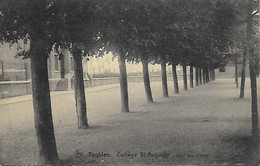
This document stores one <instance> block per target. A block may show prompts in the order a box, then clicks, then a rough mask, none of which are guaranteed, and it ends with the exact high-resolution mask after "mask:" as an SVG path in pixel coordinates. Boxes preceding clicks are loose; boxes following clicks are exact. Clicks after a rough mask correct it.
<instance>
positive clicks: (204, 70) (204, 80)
mask: <svg viewBox="0 0 260 166" xmlns="http://www.w3.org/2000/svg"><path fill="white" fill-rule="evenodd" d="M202 71H203V84H205V83H206V69H205V68H203V70H202Z"/></svg>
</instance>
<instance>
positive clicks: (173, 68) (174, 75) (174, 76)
mask: <svg viewBox="0 0 260 166" xmlns="http://www.w3.org/2000/svg"><path fill="white" fill-rule="evenodd" d="M172 77H173V84H174V93H179V84H178V76H177V72H176V64H172Z"/></svg>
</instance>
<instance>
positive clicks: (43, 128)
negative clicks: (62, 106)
mask: <svg viewBox="0 0 260 166" xmlns="http://www.w3.org/2000/svg"><path fill="white" fill-rule="evenodd" d="M44 45H45V44H44V41H42V40H38V39H37V40H36V39H35V40H34V38H33V37H31V41H30V57H31V58H30V61H31V79H32V96H33V107H34V123H35V129H36V137H37V142H38V147H39V160H40V162H39V163H40V164H41V165H57V164H58V162H59V158H58V153H57V148H56V141H55V135H54V129H53V121H52V110H51V100H50V89H49V80H48V67H47V57H48V55H47V53H46V52H47V51H46V50H47V49H46V48H45V46H44Z"/></svg>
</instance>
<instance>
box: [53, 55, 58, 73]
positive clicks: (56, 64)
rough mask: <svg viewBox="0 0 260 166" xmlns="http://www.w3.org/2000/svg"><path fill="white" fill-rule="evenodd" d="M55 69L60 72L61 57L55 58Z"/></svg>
mask: <svg viewBox="0 0 260 166" xmlns="http://www.w3.org/2000/svg"><path fill="white" fill-rule="evenodd" d="M54 67H55V71H59V57H58V56H54Z"/></svg>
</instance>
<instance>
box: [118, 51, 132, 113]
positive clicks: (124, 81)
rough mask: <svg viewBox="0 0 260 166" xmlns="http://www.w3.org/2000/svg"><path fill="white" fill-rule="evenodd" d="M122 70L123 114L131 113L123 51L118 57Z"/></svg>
mask: <svg viewBox="0 0 260 166" xmlns="http://www.w3.org/2000/svg"><path fill="white" fill-rule="evenodd" d="M118 62H119V70H120V90H121V112H123V113H124V112H130V110H129V101H128V87H127V75H126V65H125V54H124V53H123V52H122V51H121V52H120V55H119V56H118Z"/></svg>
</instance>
